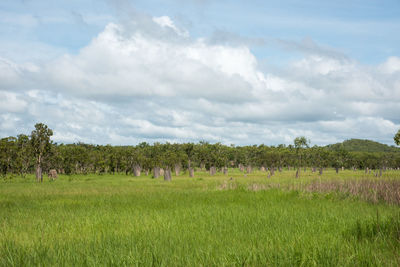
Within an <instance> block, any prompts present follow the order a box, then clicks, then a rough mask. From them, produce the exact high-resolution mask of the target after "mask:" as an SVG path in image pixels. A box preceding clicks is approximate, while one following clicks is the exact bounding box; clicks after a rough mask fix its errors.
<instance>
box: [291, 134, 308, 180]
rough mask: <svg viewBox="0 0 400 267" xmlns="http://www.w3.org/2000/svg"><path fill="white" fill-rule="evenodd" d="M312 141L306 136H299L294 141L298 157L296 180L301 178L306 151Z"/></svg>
mask: <svg viewBox="0 0 400 267" xmlns="http://www.w3.org/2000/svg"><path fill="white" fill-rule="evenodd" d="M309 143H310V141H308V140H307V139H306V138H305V137H304V136H299V137H296V138H295V139H294V147H295V149H296V155H297V157H298V163H297V172H296V178H298V177H299V176H300V168H301V167H302V156H303V153H304V149H305V148H308V147H309Z"/></svg>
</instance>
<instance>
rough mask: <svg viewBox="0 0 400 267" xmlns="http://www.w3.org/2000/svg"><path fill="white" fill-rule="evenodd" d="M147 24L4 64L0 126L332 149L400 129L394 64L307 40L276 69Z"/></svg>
mask: <svg viewBox="0 0 400 267" xmlns="http://www.w3.org/2000/svg"><path fill="white" fill-rule="evenodd" d="M141 23H142V24H140V23H138V24H137V25H136V26H135V27H131V24H128V25H125V24H113V23H110V24H108V25H107V27H106V28H105V29H104V31H103V32H101V33H100V34H99V35H98V36H97V37H96V38H94V39H93V40H92V41H91V42H90V43H89V44H88V45H87V46H86V47H84V48H82V49H81V50H80V51H79V53H77V54H75V55H72V54H65V55H64V56H62V57H58V58H56V59H55V60H52V61H46V62H44V63H35V64H32V63H21V64H18V63H15V62H12V61H10V60H5V59H2V60H0V86H1V87H0V90H2V91H0V105H1V106H0V112H1V114H0V115H2V116H1V121H0V123H1V125H5V128H4V129H10V127H11V126H10V125H13V126H15V127H16V128H18V127H20V126H21V125H26V124H32V125H33V123H34V122H36V121H44V122H46V123H47V124H48V125H49V126H50V127H52V128H54V129H55V136H54V139H55V140H56V141H59V142H77V141H84V142H90V143H113V144H126V143H137V142H140V141H147V142H152V141H179V142H184V141H199V140H209V141H213V142H217V141H221V142H224V143H227V144H230V143H236V144H252V143H267V144H277V143H282V142H284V143H290V142H291V141H292V140H293V139H294V137H296V136H298V135H306V136H307V137H308V138H310V139H311V140H312V142H313V143H318V144H327V143H331V142H337V141H340V140H341V139H343V138H351V137H358V138H371V139H375V140H380V141H384V142H389V143H390V142H391V141H390V140H391V135H392V132H394V131H395V129H397V128H399V127H400V121H399V119H398V118H396V114H400V104H399V103H400V87H399V85H400V72H399V69H400V67H399V66H400V65H399V61H400V60H399V59H398V58H396V57H393V58H389V59H388V60H387V61H386V62H384V63H383V64H381V65H379V66H364V65H362V64H360V63H358V62H356V61H354V60H351V59H348V58H346V57H342V56H338V54H337V53H334V52H332V51H331V50H329V49H320V48H318V47H317V46H316V45H315V44H314V43H313V42H310V41H309V42H307V43H304V44H303V46H304V47H303V46H302V47H301V49H300V48H296V49H299V50H305V51H307V53H306V55H305V56H304V57H303V58H302V59H300V60H297V61H296V62H292V63H291V64H290V65H289V66H286V69H284V70H281V71H280V72H276V73H272V72H265V71H262V70H261V68H260V67H259V63H258V60H257V58H256V57H255V56H254V55H253V53H252V52H251V51H250V49H249V48H248V47H246V46H244V45H236V46H232V45H226V44H225V45H223V44H218V43H208V42H206V41H205V40H204V39H193V38H190V37H189V35H186V34H184V33H185V30H182V29H179V28H177V27H176V26H175V24H174V22H173V21H172V20H171V19H170V18H169V17H157V18H153V19H152V20H148V19H146V18H144V19H142V22H141ZM165 28H169V29H170V30H172V32H169V33H166V34H164V32H163V31H164V30H165ZM157 31H159V32H157ZM291 45H293V44H291ZM312 49H317V50H318V51H317V52H316V53H311V52H310V51H311V50H312ZM16 89H18V92H13V91H15V90H16ZM7 123H8V124H7ZM24 127H25V128H26V126H24ZM28 128H29V127H28ZM0 133H2V134H4V133H5V132H4V130H3V131H2V132H0ZM12 133H13V132H12Z"/></svg>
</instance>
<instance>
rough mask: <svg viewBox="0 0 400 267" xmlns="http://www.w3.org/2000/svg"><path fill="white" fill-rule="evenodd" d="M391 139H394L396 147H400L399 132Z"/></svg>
mask: <svg viewBox="0 0 400 267" xmlns="http://www.w3.org/2000/svg"><path fill="white" fill-rule="evenodd" d="M393 139H394V142H395V143H396V145H398V146H400V130H398V131H397V133H396V135H395V136H394V138H393Z"/></svg>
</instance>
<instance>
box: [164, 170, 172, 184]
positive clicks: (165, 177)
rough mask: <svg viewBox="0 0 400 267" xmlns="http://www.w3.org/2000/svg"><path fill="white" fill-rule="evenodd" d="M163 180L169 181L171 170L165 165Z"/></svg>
mask: <svg viewBox="0 0 400 267" xmlns="http://www.w3.org/2000/svg"><path fill="white" fill-rule="evenodd" d="M164 181H167V182H169V181H171V170H170V169H169V167H167V168H166V169H165V171H164Z"/></svg>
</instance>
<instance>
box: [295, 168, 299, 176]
mask: <svg viewBox="0 0 400 267" xmlns="http://www.w3.org/2000/svg"><path fill="white" fill-rule="evenodd" d="M296 178H299V169H297V171H296Z"/></svg>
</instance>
